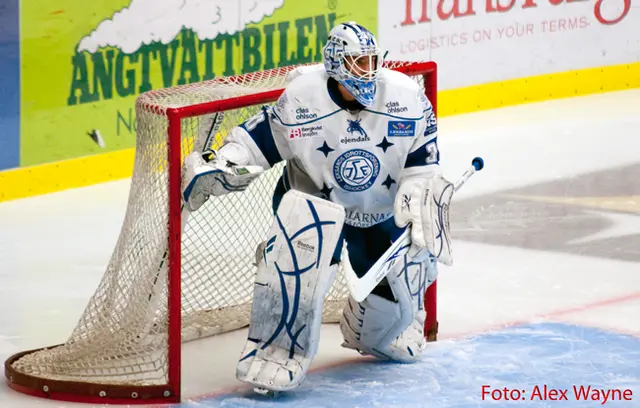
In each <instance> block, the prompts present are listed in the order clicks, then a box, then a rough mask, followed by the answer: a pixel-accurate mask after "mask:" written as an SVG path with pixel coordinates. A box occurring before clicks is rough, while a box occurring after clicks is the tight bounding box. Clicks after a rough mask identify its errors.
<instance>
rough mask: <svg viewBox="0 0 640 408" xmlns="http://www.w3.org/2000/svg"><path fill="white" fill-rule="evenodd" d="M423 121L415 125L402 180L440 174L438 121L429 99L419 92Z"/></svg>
mask: <svg viewBox="0 0 640 408" xmlns="http://www.w3.org/2000/svg"><path fill="white" fill-rule="evenodd" d="M418 98H419V99H420V103H421V105H422V109H423V119H422V120H420V121H418V123H417V132H416V137H415V139H414V141H413V143H412V145H411V148H410V149H409V154H408V155H407V160H406V162H405V165H404V170H403V172H402V178H401V179H404V178H406V177H411V176H414V175H427V174H429V175H437V174H441V173H442V171H441V169H440V151H439V150H438V121H437V119H436V114H435V112H434V110H433V106H432V105H431V102H430V101H429V99H428V98H427V97H426V96H425V95H424V94H423V93H422V91H420V92H419V95H418Z"/></svg>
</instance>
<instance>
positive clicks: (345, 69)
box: [324, 22, 382, 106]
mask: <svg viewBox="0 0 640 408" xmlns="http://www.w3.org/2000/svg"><path fill="white" fill-rule="evenodd" d="M324 66H325V69H326V70H327V74H329V76H330V77H332V78H333V79H335V80H336V81H338V82H339V83H340V84H341V85H342V86H344V87H345V88H346V89H347V91H349V93H350V94H351V95H353V96H354V98H356V100H357V101H358V102H360V103H361V104H362V105H364V106H371V105H373V102H374V100H375V96H376V81H377V79H378V74H379V72H380V67H381V66H382V55H381V53H380V49H379V48H378V42H377V41H376V38H375V37H374V36H373V34H372V33H371V32H370V31H369V30H367V29H366V28H364V27H362V26H361V25H358V24H356V23H354V22H348V23H343V24H340V25H338V26H336V27H334V28H333V29H332V30H331V32H330V33H329V39H328V40H327V44H326V45H325V46H324Z"/></svg>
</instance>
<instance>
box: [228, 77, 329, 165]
mask: <svg viewBox="0 0 640 408" xmlns="http://www.w3.org/2000/svg"><path fill="white" fill-rule="evenodd" d="M322 72H324V67H323V66H322V65H309V66H304V67H299V68H296V69H294V70H293V71H291V72H290V73H289V74H288V75H287V78H286V82H287V84H288V86H287V88H286V89H285V91H284V92H283V93H282V95H280V98H278V101H277V102H276V103H275V105H274V106H264V107H263V108H262V109H261V110H260V112H258V113H257V114H255V115H254V116H252V117H251V118H249V119H247V120H246V121H245V122H243V123H242V124H240V125H238V126H236V127H235V128H233V129H232V131H231V132H230V133H229V135H228V136H227V137H226V138H225V141H224V146H223V147H222V148H221V149H220V150H219V151H218V153H219V154H221V155H223V156H224V154H225V151H226V150H229V151H230V150H231V147H230V145H233V148H234V150H238V149H239V148H241V149H242V150H245V151H246V153H247V154H246V155H245V157H247V159H248V160H247V162H246V163H237V164H242V165H259V166H262V167H263V168H265V169H268V168H270V167H271V166H273V165H274V164H276V163H278V162H280V161H282V160H288V159H291V158H292V157H293V156H294V154H293V152H292V151H291V148H290V145H289V141H288V139H289V138H291V134H292V128H293V127H296V126H298V125H300V124H304V123H305V122H307V121H308V120H313V119H315V118H316V117H317V116H318V115H317V114H315V113H312V112H311V110H312V109H311V108H307V107H301V106H300V99H301V98H300V96H301V95H302V94H307V93H308V90H309V88H308V86H311V87H320V89H322V88H324V85H323V84H320V83H317V82H318V78H323V76H322V75H319V74H320V73H322ZM310 73H315V75H311V76H310V75H306V74H310ZM302 76H305V78H301V77H302ZM309 77H310V78H311V80H309ZM322 80H324V79H322Z"/></svg>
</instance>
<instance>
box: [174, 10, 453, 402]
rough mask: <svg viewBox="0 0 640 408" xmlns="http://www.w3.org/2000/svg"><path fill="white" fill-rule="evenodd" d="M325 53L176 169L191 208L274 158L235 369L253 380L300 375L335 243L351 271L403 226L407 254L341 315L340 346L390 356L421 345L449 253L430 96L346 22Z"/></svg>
mask: <svg viewBox="0 0 640 408" xmlns="http://www.w3.org/2000/svg"><path fill="white" fill-rule="evenodd" d="M323 53H324V54H323V55H324V64H318V65H309V66H304V67H300V68H298V69H297V70H294V71H292V72H291V73H290V74H289V78H288V85H287V87H286V89H285V91H284V92H283V93H282V95H281V96H280V98H279V99H278V101H277V103H276V104H275V105H274V106H273V107H269V106H265V107H263V108H262V110H261V111H260V113H258V114H257V115H255V116H253V117H251V118H250V119H248V120H247V121H246V122H244V123H242V124H238V126H237V127H235V128H233V129H232V130H231V132H230V133H229V134H228V135H227V137H226V138H225V140H224V143H223V145H222V147H221V148H219V149H218V150H217V151H207V152H205V153H204V154H203V153H195V152H194V153H192V154H190V155H189V156H187V158H186V160H185V164H184V169H183V186H182V193H183V201H184V203H185V206H186V207H187V208H188V209H189V211H197V210H198V209H199V208H200V206H202V205H203V204H204V203H205V202H206V201H207V200H208V199H209V197H210V196H220V195H223V194H228V193H234V192H238V191H243V190H245V189H246V188H247V186H248V185H249V184H250V183H251V182H252V181H253V180H254V179H256V178H257V177H259V176H260V174H261V173H262V172H263V171H264V170H265V169H268V168H270V167H272V166H274V165H275V164H276V163H279V162H281V161H285V162H286V167H285V170H284V172H283V174H282V176H281V178H280V179H279V181H278V184H277V186H276V188H275V191H274V195H273V210H274V220H273V224H272V226H271V229H270V231H269V234H268V239H267V240H266V241H265V242H263V243H262V244H261V245H260V246H259V248H257V250H256V258H257V259H256V264H257V272H256V277H255V285H254V294H253V301H252V311H251V320H250V326H249V334H248V339H247V342H246V345H245V347H244V349H243V351H242V354H241V356H240V359H239V362H238V365H237V369H236V375H237V378H238V379H239V380H241V381H244V382H247V383H250V384H252V385H253V386H254V387H255V388H257V389H261V390H273V391H284V390H290V389H293V388H295V387H297V386H298V385H300V383H301V382H302V381H303V380H304V378H305V376H306V373H307V370H308V368H309V366H310V364H311V361H312V359H313V358H314V355H315V354H316V352H317V349H318V341H319V336H320V326H321V321H322V320H321V318H322V309H323V302H324V296H325V295H326V293H327V291H328V290H329V289H330V287H331V285H332V283H333V280H334V279H335V276H336V271H337V269H338V264H339V263H340V262H341V257H345V255H343V254H345V253H346V254H348V255H346V257H348V262H349V264H350V267H351V268H352V269H353V270H354V271H355V272H356V274H358V275H359V276H360V275H362V274H364V273H365V272H367V271H368V270H369V268H370V267H371V266H372V265H373V264H374V263H375V262H376V261H377V260H378V259H379V257H380V256H381V255H382V254H383V253H384V252H385V251H386V250H387V249H388V248H389V247H390V245H391V243H392V242H393V241H394V240H395V239H396V238H398V237H399V236H400V235H401V234H402V233H403V232H404V230H405V228H411V241H412V243H411V249H410V251H409V255H408V256H406V257H404V260H402V261H400V262H397V263H396V264H395V265H394V266H393V269H392V270H391V271H390V272H389V273H388V274H387V276H386V278H385V279H383V280H382V281H381V282H380V284H378V286H377V287H375V289H374V290H373V291H372V292H371V293H370V294H369V295H368V296H367V297H366V298H365V299H364V300H363V301H361V302H356V301H355V300H354V299H353V298H350V299H349V300H348V301H347V303H346V306H345V308H344V311H343V315H342V317H341V321H340V330H341V332H342V334H343V336H344V342H343V346H344V347H347V348H351V349H354V350H357V351H358V352H360V353H362V354H367V355H372V356H375V357H378V358H381V359H389V360H393V361H398V362H413V361H416V360H417V359H418V358H419V356H420V354H421V352H422V350H423V349H424V347H425V345H426V343H425V339H424V335H423V330H424V329H423V327H424V320H425V317H426V313H428V311H425V310H424V306H423V304H422V303H423V296H422V295H423V294H424V291H425V290H426V288H427V287H428V286H429V285H430V284H431V283H432V282H434V281H435V279H436V277H437V263H438V262H441V263H444V264H451V262H452V256H451V248H450V244H449V239H448V234H449V231H448V221H446V222H442V217H443V214H442V211H441V212H440V213H438V211H437V210H436V209H434V208H440V210H441V209H442V208H448V204H449V201H450V200H451V191H452V188H451V185H452V184H451V183H450V182H449V181H447V180H446V179H445V178H444V177H443V176H442V173H441V170H440V167H439V152H438V145H437V124H436V119H435V114H434V112H433V109H432V106H431V103H430V101H429V100H428V99H427V98H426V97H425V95H424V93H423V92H422V90H421V89H420V86H419V85H418V84H417V83H416V82H415V81H414V80H412V79H411V78H409V77H408V76H406V75H404V74H401V73H398V72H395V71H392V70H389V69H385V68H382V65H383V55H382V53H381V51H380V49H379V48H378V43H377V40H376V39H375V37H374V36H373V34H372V33H371V32H370V31H368V30H367V29H365V28H364V27H362V26H360V25H358V24H356V23H355V22H348V23H343V24H339V25H338V26H336V27H334V28H333V29H332V30H331V32H330V34H329V38H328V40H327V43H326V45H325V46H324V49H323ZM211 120H214V119H211ZM213 127H214V126H213V125H212V124H205V126H203V127H202V128H203V129H205V130H206V129H208V128H213ZM432 203H436V205H433V204H432ZM445 216H446V217H448V214H445ZM438 218H440V219H438ZM434 237H435V238H436V239H434ZM345 247H346V250H345V251H343V248H345Z"/></svg>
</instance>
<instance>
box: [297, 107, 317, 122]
mask: <svg viewBox="0 0 640 408" xmlns="http://www.w3.org/2000/svg"><path fill="white" fill-rule="evenodd" d="M317 117H318V114H317V113H309V108H298V109H296V119H297V120H307V119H315V118H317Z"/></svg>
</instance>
